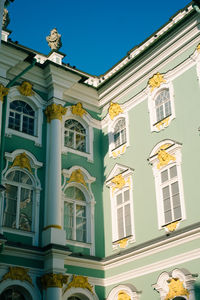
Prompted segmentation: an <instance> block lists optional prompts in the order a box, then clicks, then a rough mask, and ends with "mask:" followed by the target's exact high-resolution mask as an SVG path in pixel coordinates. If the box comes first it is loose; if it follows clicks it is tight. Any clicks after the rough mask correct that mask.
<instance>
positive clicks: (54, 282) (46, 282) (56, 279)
mask: <svg viewBox="0 0 200 300" xmlns="http://www.w3.org/2000/svg"><path fill="white" fill-rule="evenodd" d="M68 277H69V276H67V275H64V274H61V273H57V274H54V273H48V274H44V275H43V276H42V277H41V283H42V287H43V289H45V290H46V289H47V288H50V287H57V288H62V287H63V284H66V283H67V281H68Z"/></svg>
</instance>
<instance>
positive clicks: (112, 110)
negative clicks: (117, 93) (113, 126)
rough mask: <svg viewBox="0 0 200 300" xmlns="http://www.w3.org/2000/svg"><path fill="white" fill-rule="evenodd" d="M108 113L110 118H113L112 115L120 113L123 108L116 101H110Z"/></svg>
mask: <svg viewBox="0 0 200 300" xmlns="http://www.w3.org/2000/svg"><path fill="white" fill-rule="evenodd" d="M108 112H109V115H110V118H111V120H113V119H114V117H116V116H118V115H119V114H120V113H123V109H122V108H121V106H120V105H119V104H118V103H113V102H111V103H110V107H109V109H108Z"/></svg>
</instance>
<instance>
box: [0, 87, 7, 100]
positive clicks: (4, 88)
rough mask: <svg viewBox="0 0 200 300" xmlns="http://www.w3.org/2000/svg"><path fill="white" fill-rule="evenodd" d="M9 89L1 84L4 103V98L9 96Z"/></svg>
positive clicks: (0, 88)
mask: <svg viewBox="0 0 200 300" xmlns="http://www.w3.org/2000/svg"><path fill="white" fill-rule="evenodd" d="M8 92H9V88H6V87H4V86H3V84H1V83H0V100H1V101H2V102H3V98H4V97H5V96H7V95H8Z"/></svg>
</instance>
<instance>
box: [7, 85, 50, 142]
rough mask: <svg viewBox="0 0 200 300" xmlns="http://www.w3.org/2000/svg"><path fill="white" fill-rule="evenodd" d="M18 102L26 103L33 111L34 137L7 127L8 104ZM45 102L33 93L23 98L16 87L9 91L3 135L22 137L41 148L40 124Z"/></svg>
mask: <svg viewBox="0 0 200 300" xmlns="http://www.w3.org/2000/svg"><path fill="white" fill-rule="evenodd" d="M15 100H20V101H23V102H25V103H28V104H29V105H30V106H31V107H32V108H33V109H34V111H35V121H36V122H35V133H34V135H30V134H26V133H24V132H21V131H17V130H14V129H11V128H9V127H8V123H9V113H10V109H9V108H10V102H12V101H15ZM44 104H45V101H44V100H43V99H42V98H41V97H40V96H39V95H38V94H37V93H36V92H34V95H33V96H29V97H26V96H23V95H21V94H20V92H19V91H18V86H14V87H12V88H10V89H9V93H8V101H7V114H6V130H5V134H6V135H7V136H9V137H11V136H12V135H16V136H20V137H23V138H24V139H27V140H32V141H34V142H35V145H36V146H40V147H41V146H42V124H43V107H44Z"/></svg>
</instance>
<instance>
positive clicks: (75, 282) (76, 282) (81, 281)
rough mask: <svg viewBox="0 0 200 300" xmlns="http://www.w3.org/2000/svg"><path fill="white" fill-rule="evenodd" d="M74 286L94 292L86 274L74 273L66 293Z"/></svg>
mask: <svg viewBox="0 0 200 300" xmlns="http://www.w3.org/2000/svg"><path fill="white" fill-rule="evenodd" d="M72 287H74V288H82V289H87V290H88V291H89V292H91V293H92V294H94V292H93V287H92V285H91V284H90V283H89V282H88V277H85V276H80V275H73V278H72V281H71V282H70V283H69V284H68V286H67V288H66V289H65V291H64V293H65V292H66V291H67V290H69V289H70V288H72Z"/></svg>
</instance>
